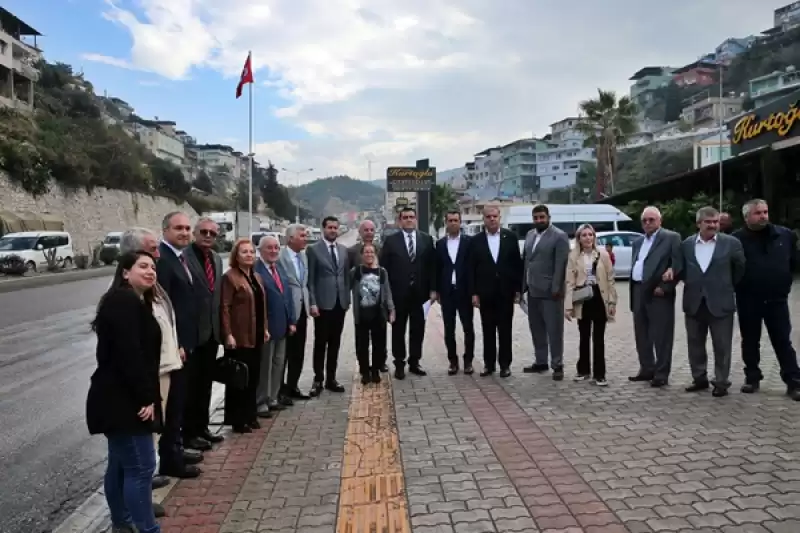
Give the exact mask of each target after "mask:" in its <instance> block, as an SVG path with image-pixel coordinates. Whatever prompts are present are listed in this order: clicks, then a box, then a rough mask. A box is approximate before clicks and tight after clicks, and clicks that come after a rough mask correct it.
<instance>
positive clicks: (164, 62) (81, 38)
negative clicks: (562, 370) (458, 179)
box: [2, 0, 788, 185]
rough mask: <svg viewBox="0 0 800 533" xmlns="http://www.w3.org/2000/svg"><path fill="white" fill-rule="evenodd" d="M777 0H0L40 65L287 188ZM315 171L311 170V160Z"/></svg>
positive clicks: (724, 29) (740, 29) (430, 150)
mask: <svg viewBox="0 0 800 533" xmlns="http://www.w3.org/2000/svg"><path fill="white" fill-rule="evenodd" d="M786 3H788V0H758V1H754V0H673V1H672V2H663V1H660V0H603V1H602V2H599V1H597V0H568V1H565V0H492V1H490V0H403V1H398V0H2V6H3V7H5V8H6V9H8V10H9V11H11V12H12V13H14V14H15V15H16V16H18V17H19V18H21V19H22V20H24V21H25V22H26V23H28V24H29V25H31V26H33V27H34V28H36V29H37V30H38V31H39V32H41V33H42V34H43V37H40V38H39V40H38V44H39V47H40V48H41V49H43V50H44V53H45V56H46V58H47V59H48V60H49V61H61V62H65V63H69V64H71V65H73V67H74V68H75V70H76V71H82V72H84V74H85V76H86V79H88V80H89V81H90V82H92V84H93V85H94V87H95V90H96V91H97V92H98V93H101V94H102V93H103V92H107V94H108V95H109V96H116V97H119V98H121V99H123V100H125V101H127V102H128V103H130V104H131V105H132V106H133V107H134V108H135V109H136V113H137V114H138V115H139V116H141V117H143V118H153V117H158V118H159V119H161V120H173V121H175V122H177V123H178V127H179V128H180V129H183V130H185V131H187V132H188V133H189V134H191V135H193V136H195V137H196V138H197V140H198V142H200V143H223V144H229V145H232V146H233V147H235V148H236V149H238V150H241V151H242V152H245V153H247V152H248V148H249V120H248V118H249V116H250V114H249V105H248V104H249V98H248V92H247V89H246V90H245V94H244V95H243V97H242V98H241V99H239V100H236V98H235V90H236V85H237V82H238V79H239V76H240V73H241V71H242V68H243V65H244V62H245V59H246V57H247V54H248V51H252V58H253V70H254V76H255V83H254V84H253V86H252V90H253V92H252V95H253V113H252V116H253V143H254V144H253V151H254V152H255V153H256V154H257V159H258V160H259V162H261V163H262V164H264V163H266V161H267V160H271V161H272V162H273V163H274V164H275V166H276V167H278V168H286V169H289V170H290V171H294V172H301V173H300V174H296V173H292V172H283V173H281V176H280V178H281V180H282V181H284V183H286V184H288V185H294V184H296V183H303V182H307V181H310V180H311V179H315V178H318V177H324V176H330V175H338V174H347V175H350V176H351V177H354V178H358V179H368V178H369V177H370V176H369V174H370V172H369V166H368V161H372V164H371V168H372V170H371V177H372V179H379V178H381V177H383V175H384V174H385V168H386V167H387V166H395V165H397V166H402V165H414V163H415V161H416V160H417V159H422V158H429V159H430V162H431V165H432V166H436V167H437V168H438V169H440V170H445V169H449V168H454V167H458V166H461V165H463V164H464V163H465V162H467V161H471V160H472V157H473V155H474V154H475V153H477V152H479V151H481V150H484V149H486V148H489V147H493V146H498V145H503V144H506V143H509V142H511V141H514V140H516V139H519V138H523V137H530V136H533V135H536V136H541V135H544V134H546V133H548V131H549V127H548V126H549V124H551V123H553V122H556V121H558V120H560V119H562V118H565V117H568V116H576V115H577V113H578V104H579V102H580V101H581V100H585V99H587V98H591V97H592V96H593V95H595V94H596V92H597V89H598V88H602V89H611V90H615V91H617V92H618V94H625V93H627V92H628V89H629V87H630V84H631V82H630V81H628V78H630V76H631V75H632V74H633V73H634V72H636V71H637V70H639V69H640V68H641V67H643V66H648V65H669V66H676V67H677V66H683V65H685V64H687V63H690V62H692V61H694V60H696V59H697V58H698V57H700V56H702V55H704V54H706V53H708V52H711V51H713V50H714V48H715V47H716V46H717V45H718V44H719V43H721V42H722V41H723V40H724V39H726V38H728V37H744V36H747V35H752V34H758V33H760V32H761V31H763V30H765V29H767V28H769V27H771V26H772V17H773V13H772V12H773V10H774V9H775V8H777V7H780V6H782V5H785V4H786ZM308 169H313V171H308Z"/></svg>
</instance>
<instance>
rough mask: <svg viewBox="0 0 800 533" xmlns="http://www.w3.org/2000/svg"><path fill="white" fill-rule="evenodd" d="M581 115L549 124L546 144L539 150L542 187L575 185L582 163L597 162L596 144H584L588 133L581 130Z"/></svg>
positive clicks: (537, 161) (552, 187) (537, 167)
mask: <svg viewBox="0 0 800 533" xmlns="http://www.w3.org/2000/svg"><path fill="white" fill-rule="evenodd" d="M579 122H580V119H579V118H576V117H568V118H565V119H563V120H560V121H558V122H555V123H553V124H551V125H550V139H549V140H546V141H547V146H546V147H545V148H543V149H538V150H537V151H536V175H537V176H538V177H539V186H540V187H541V188H542V189H561V188H564V187H571V186H573V185H575V183H576V182H577V179H578V172H579V171H580V170H581V164H582V163H589V162H591V163H594V162H595V161H596V160H597V158H596V156H595V149H594V148H587V147H584V145H583V144H584V142H585V140H586V136H585V135H584V134H583V133H581V132H580V131H578V129H577V125H578V123H579Z"/></svg>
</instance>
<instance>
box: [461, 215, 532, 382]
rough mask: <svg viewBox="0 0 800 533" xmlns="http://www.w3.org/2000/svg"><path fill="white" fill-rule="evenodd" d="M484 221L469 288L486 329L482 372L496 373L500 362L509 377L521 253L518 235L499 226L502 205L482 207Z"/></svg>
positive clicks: (473, 256) (473, 252) (476, 239)
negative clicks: (500, 206)
mask: <svg viewBox="0 0 800 533" xmlns="http://www.w3.org/2000/svg"><path fill="white" fill-rule="evenodd" d="M483 225H484V228H485V229H484V230H483V231H482V232H480V233H479V234H478V235H476V236H475V237H474V238H473V239H472V243H471V246H470V254H469V258H470V262H469V266H470V269H469V270H470V277H469V283H470V285H469V292H470V294H471V295H472V305H473V306H475V307H477V308H478V309H479V310H480V314H481V329H482V330H483V364H484V370H483V372H481V376H489V375H491V374H494V372H495V371H496V370H497V364H498V363H499V364H500V377H504V378H506V377H508V376H510V375H511V361H512V359H513V357H512V351H511V345H512V342H511V337H512V335H511V329H512V322H513V319H514V304H517V303H519V299H520V292H521V290H522V256H521V255H520V253H519V241H518V239H517V236H516V235H515V234H514V233H513V232H511V231H509V230H507V229H502V228H500V208H499V207H496V206H486V207H485V208H484V209H483ZM495 339H497V343H495Z"/></svg>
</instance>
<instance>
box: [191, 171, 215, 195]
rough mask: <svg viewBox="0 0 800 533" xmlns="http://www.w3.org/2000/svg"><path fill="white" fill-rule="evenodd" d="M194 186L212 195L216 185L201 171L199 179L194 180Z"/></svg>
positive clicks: (198, 175)
mask: <svg viewBox="0 0 800 533" xmlns="http://www.w3.org/2000/svg"><path fill="white" fill-rule="evenodd" d="M194 186H195V188H197V189H199V190H201V191H203V192H206V193H208V194H211V193H212V192H213V189H214V184H213V183H211V178H210V177H209V175H208V173H207V172H206V171H205V170H201V171H200V172H199V173H198V174H197V177H196V178H195V180H194Z"/></svg>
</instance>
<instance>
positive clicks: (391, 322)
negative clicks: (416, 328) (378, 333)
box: [389, 311, 396, 324]
mask: <svg viewBox="0 0 800 533" xmlns="http://www.w3.org/2000/svg"><path fill="white" fill-rule="evenodd" d="M395 317H396V315H395V312H394V311H389V324H394V319H395Z"/></svg>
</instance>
